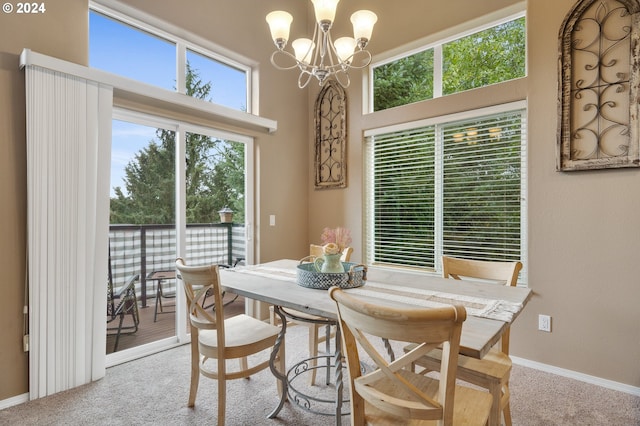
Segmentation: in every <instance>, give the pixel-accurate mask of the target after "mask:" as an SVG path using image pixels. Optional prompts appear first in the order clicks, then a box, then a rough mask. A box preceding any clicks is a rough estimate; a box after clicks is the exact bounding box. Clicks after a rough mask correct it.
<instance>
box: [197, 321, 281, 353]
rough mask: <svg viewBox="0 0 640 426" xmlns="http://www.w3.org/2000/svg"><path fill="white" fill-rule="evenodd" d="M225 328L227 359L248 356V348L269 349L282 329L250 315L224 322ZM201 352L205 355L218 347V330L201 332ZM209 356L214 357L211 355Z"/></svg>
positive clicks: (199, 337)
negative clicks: (235, 353)
mask: <svg viewBox="0 0 640 426" xmlns="http://www.w3.org/2000/svg"><path fill="white" fill-rule="evenodd" d="M224 327H225V347H226V348H225V350H226V352H227V354H226V356H225V358H235V356H234V352H238V353H241V355H238V356H244V355H245V354H246V348H247V347H249V346H254V347H255V348H259V347H264V348H268V347H270V346H273V344H274V343H275V339H276V336H277V335H278V333H280V327H276V326H274V325H271V324H268V323H266V322H262V321H260V320H258V319H255V318H253V317H250V316H249V315H245V314H240V315H236V316H234V317H231V318H228V319H226V320H225V321H224ZM198 340H199V344H200V348H201V352H202V353H203V354H205V352H208V351H207V349H214V350H215V348H216V347H217V346H218V342H217V331H216V330H200V331H199V336H198ZM209 356H214V355H213V354H209Z"/></svg>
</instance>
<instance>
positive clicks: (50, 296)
mask: <svg viewBox="0 0 640 426" xmlns="http://www.w3.org/2000/svg"><path fill="white" fill-rule="evenodd" d="M26 93H27V192H28V195H27V199H28V203H27V204H28V205H27V224H28V245H29V257H28V280H29V333H30V343H31V344H30V358H29V367H30V380H29V393H30V398H31V399H35V398H39V397H43V396H46V395H50V394H53V393H56V392H59V391H62V390H66V389H69V388H72V387H75V386H79V385H81V384H85V383H88V382H90V381H91V380H95V379H96V378H99V377H98V376H100V373H101V374H102V375H104V356H105V355H104V339H105V337H102V338H94V331H95V330H96V329H101V330H103V331H102V333H101V334H102V335H104V327H105V325H104V324H105V316H104V315H105V303H106V302H105V285H106V281H105V280H106V276H107V268H106V262H105V259H106V258H107V253H106V251H107V244H108V242H107V237H108V213H107V214H105V213H104V212H101V210H104V211H105V212H108V208H109V202H108V169H107V168H106V166H105V165H104V164H107V165H108V164H109V161H108V156H109V152H110V148H109V147H110V127H109V128H108V129H105V128H104V124H105V123H107V124H109V126H110V118H111V105H112V91H111V89H110V88H108V87H102V86H100V85H98V84H97V83H93V82H87V81H86V80H83V79H80V78H76V77H73V76H69V75H66V74H63V73H59V72H54V71H50V70H47V69H44V68H40V67H37V66H27V67H26ZM100 114H104V115H107V116H108V117H109V120H105V119H104V118H100ZM105 131H106V133H105ZM105 134H106V136H107V138H108V139H104V136H105ZM101 139H102V141H101ZM100 141H101V143H103V144H106V149H105V147H104V146H102V147H100V146H99V143H100ZM105 154H106V155H107V157H106V159H105ZM105 172H106V173H107V181H105V180H104V176H100V175H101V174H102V175H104V174H105ZM99 182H101V183H102V186H101V187H100V185H99ZM104 183H106V185H104ZM105 199H106V201H105ZM105 219H106V222H105ZM98 323H99V325H98ZM100 326H101V327H100ZM101 339H102V341H101ZM100 364H101V365H102V367H101V368H100Z"/></svg>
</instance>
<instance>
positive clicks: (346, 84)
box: [334, 70, 351, 89]
mask: <svg viewBox="0 0 640 426" xmlns="http://www.w3.org/2000/svg"><path fill="white" fill-rule="evenodd" d="M334 75H335V77H336V81H337V82H338V84H340V86H342V87H344V88H345V89H346V88H347V87H349V85H350V84H351V78H350V77H349V74H348V73H347V71H346V70H341V71H338V72H336V73H335V74H334ZM341 76H343V77H344V81H343V79H342V77H341Z"/></svg>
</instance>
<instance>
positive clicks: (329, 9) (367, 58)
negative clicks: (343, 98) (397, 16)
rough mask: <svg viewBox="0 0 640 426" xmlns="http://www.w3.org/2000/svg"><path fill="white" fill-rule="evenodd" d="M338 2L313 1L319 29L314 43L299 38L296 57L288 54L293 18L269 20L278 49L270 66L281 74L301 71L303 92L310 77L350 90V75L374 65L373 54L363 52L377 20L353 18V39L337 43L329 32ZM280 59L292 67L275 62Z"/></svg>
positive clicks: (277, 14) (282, 15) (274, 15)
mask: <svg viewBox="0 0 640 426" xmlns="http://www.w3.org/2000/svg"><path fill="white" fill-rule="evenodd" d="M339 1H340V0H311V2H312V3H313V8H314V11H315V15H316V22H317V26H316V27H315V29H314V31H313V37H311V39H308V38H298V39H296V40H294V41H293V42H292V43H291V46H292V47H293V49H294V52H295V54H291V53H289V52H288V51H286V50H285V47H286V46H287V41H288V40H289V30H290V28H291V23H292V22H293V17H292V16H291V14H290V13H288V12H285V11H281V10H277V11H273V12H271V13H269V14H268V15H267V16H266V20H267V23H268V24H269V29H270V31H271V38H272V39H273V42H274V43H275V45H276V47H277V49H278V50H276V51H275V52H273V54H272V55H271V63H272V64H273V66H274V67H276V68H278V69H281V70H289V69H294V68H298V69H299V70H300V75H299V76H298V87H299V88H301V89H302V88H304V87H306V86H307V85H308V84H309V81H311V77H315V78H316V79H317V80H318V83H319V85H320V86H322V85H324V83H325V82H326V81H327V79H329V78H331V77H333V78H335V80H336V81H337V82H338V83H339V84H340V85H342V86H343V87H348V86H349V83H350V79H349V74H348V73H347V71H348V70H350V69H362V68H365V67H367V66H368V65H369V64H370V63H371V53H369V52H368V51H366V50H364V48H365V47H366V46H367V44H368V43H369V40H370V39H371V34H372V32H373V26H374V24H375V23H376V22H377V20H378V17H377V16H376V14H375V13H373V12H371V11H369V10H359V11H357V12H355V13H354V14H353V15H351V23H352V24H353V38H351V37H340V38H338V39H337V40H335V42H334V41H333V39H332V37H331V31H330V30H331V27H332V26H333V22H334V19H335V16H336V8H337V6H338V3H339ZM356 48H357V49H356ZM314 50H315V53H314ZM278 57H284V59H285V60H289V61H290V64H291V65H280V64H278V63H277V61H276V58H278Z"/></svg>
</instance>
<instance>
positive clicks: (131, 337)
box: [106, 294, 244, 354]
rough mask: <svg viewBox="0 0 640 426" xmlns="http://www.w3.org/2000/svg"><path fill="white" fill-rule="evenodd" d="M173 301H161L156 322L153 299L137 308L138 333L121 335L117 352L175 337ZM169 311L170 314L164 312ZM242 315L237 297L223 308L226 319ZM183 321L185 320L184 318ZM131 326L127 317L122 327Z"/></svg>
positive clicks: (110, 343) (241, 301) (109, 346)
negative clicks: (161, 310)
mask: <svg viewBox="0 0 640 426" xmlns="http://www.w3.org/2000/svg"><path fill="white" fill-rule="evenodd" d="M233 297H235V295H234V294H227V295H225V299H224V300H225V302H227V301H230V300H232V299H233ZM174 302H175V299H162V306H163V308H164V311H165V313H162V314H159V315H158V318H157V321H156V322H154V321H153V317H154V311H155V299H149V300H148V301H147V303H148V304H147V307H145V308H139V309H138V312H139V313H140V325H139V326H138V331H137V332H136V333H134V334H128V335H125V334H121V335H120V341H119V343H118V350H119V351H121V350H123V349H129V348H132V347H135V346H140V345H144V344H145V343H150V342H154V341H156V340H160V339H164V338H167V337H171V336H175V334H176V333H175V313H174V312H173V311H174V309H175V306H174ZM166 311H170V312H166ZM243 313H244V299H243V298H242V297H238V298H237V299H236V300H235V301H233V302H232V303H230V304H229V305H227V306H225V307H224V314H225V317H226V318H229V317H232V316H235V315H238V314H243ZM185 321H187V319H186V318H185ZM117 322H118V320H114V321H112V322H111V323H109V324H108V327H109V328H111V327H115V326H117V325H118V324H117ZM130 324H132V321H131V316H127V318H126V319H125V321H124V324H123V325H124V326H127V325H130ZM110 333H112V332H111V331H110V332H109V334H107V348H106V351H107V352H106V353H108V354H109V353H112V352H113V347H114V344H115V335H111V334H110Z"/></svg>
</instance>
